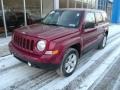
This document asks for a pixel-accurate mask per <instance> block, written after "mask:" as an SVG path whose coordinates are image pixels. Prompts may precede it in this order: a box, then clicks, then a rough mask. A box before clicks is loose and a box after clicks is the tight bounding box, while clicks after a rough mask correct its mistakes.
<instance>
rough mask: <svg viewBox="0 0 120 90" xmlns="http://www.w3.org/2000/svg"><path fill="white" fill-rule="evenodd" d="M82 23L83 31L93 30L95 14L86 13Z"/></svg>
mask: <svg viewBox="0 0 120 90" xmlns="http://www.w3.org/2000/svg"><path fill="white" fill-rule="evenodd" d="M84 22H85V25H84V28H85V29H89V28H94V25H95V14H94V13H92V12H88V13H86V16H85V20H84Z"/></svg>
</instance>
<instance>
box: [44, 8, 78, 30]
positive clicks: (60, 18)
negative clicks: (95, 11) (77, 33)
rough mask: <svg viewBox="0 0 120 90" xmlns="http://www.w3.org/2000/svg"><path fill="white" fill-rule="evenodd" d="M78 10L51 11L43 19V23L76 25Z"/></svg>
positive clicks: (66, 25) (65, 25)
mask: <svg viewBox="0 0 120 90" xmlns="http://www.w3.org/2000/svg"><path fill="white" fill-rule="evenodd" d="M79 22H80V11H62V10H61V11H60V10H59V11H57V10H56V11H51V12H50V13H49V14H48V15H47V16H46V17H45V18H44V19H43V20H42V23H43V24H47V25H56V26H63V27H73V28H75V27H78V26H79Z"/></svg>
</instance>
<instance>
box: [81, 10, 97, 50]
mask: <svg viewBox="0 0 120 90" xmlns="http://www.w3.org/2000/svg"><path fill="white" fill-rule="evenodd" d="M95 22H96V20H95V13H93V12H86V13H85V18H84V24H83V33H82V37H83V46H84V49H85V51H86V50H89V49H91V48H93V47H94V45H95V44H96V41H97V37H98V33H97V29H96V27H95V25H96V23H95Z"/></svg>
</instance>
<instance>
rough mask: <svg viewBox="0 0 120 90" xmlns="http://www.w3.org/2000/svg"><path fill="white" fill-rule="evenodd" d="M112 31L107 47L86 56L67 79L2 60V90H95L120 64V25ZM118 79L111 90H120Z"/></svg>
mask: <svg viewBox="0 0 120 90" xmlns="http://www.w3.org/2000/svg"><path fill="white" fill-rule="evenodd" d="M109 29H110V30H109V36H108V42H107V46H106V47H105V48H104V49H103V50H91V51H90V52H88V53H86V54H85V55H83V56H82V57H81V59H80V60H79V64H78V66H77V70H76V71H75V72H74V73H73V75H71V76H70V77H67V78H66V77H60V76H58V75H57V73H56V72H55V71H46V70H42V69H38V68H34V67H29V66H27V65H26V64H24V63H22V62H20V61H18V60H17V59H16V58H14V57H13V56H12V55H8V56H5V57H1V58H0V90H11V89H12V90H88V89H90V90H94V88H96V87H97V85H99V83H101V81H102V80H103V78H104V77H105V76H106V75H107V74H108V72H109V71H110V70H111V68H112V67H113V66H114V65H115V64H116V63H117V62H118V61H119V60H120V25H111V26H110V28H109ZM6 41H10V39H7V40H6ZM1 42H2V43H4V40H3V39H1ZM5 44H8V42H5V43H4V45H5ZM1 45H2V44H1ZM1 45H0V46H1ZM119 75H120V73H119V74H118V75H117V74H116V76H118V79H116V81H115V83H116V84H115V85H114V84H112V85H111V90H112V89H114V90H116V88H117V89H118V88H119V85H120V84H118V82H119V80H120V76H119ZM99 90H100V89H99ZM101 90H103V89H101ZM104 90H106V89H104ZM108 90H110V89H108ZM118 90H120V89H118Z"/></svg>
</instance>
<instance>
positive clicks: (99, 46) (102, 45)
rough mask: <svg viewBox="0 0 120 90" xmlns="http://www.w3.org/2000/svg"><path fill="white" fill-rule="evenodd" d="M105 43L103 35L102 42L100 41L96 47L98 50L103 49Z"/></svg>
mask: <svg viewBox="0 0 120 90" xmlns="http://www.w3.org/2000/svg"><path fill="white" fill-rule="evenodd" d="M106 42H107V35H106V34H104V37H103V39H102V41H101V42H100V43H99V45H98V49H103V48H105V46H106Z"/></svg>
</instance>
